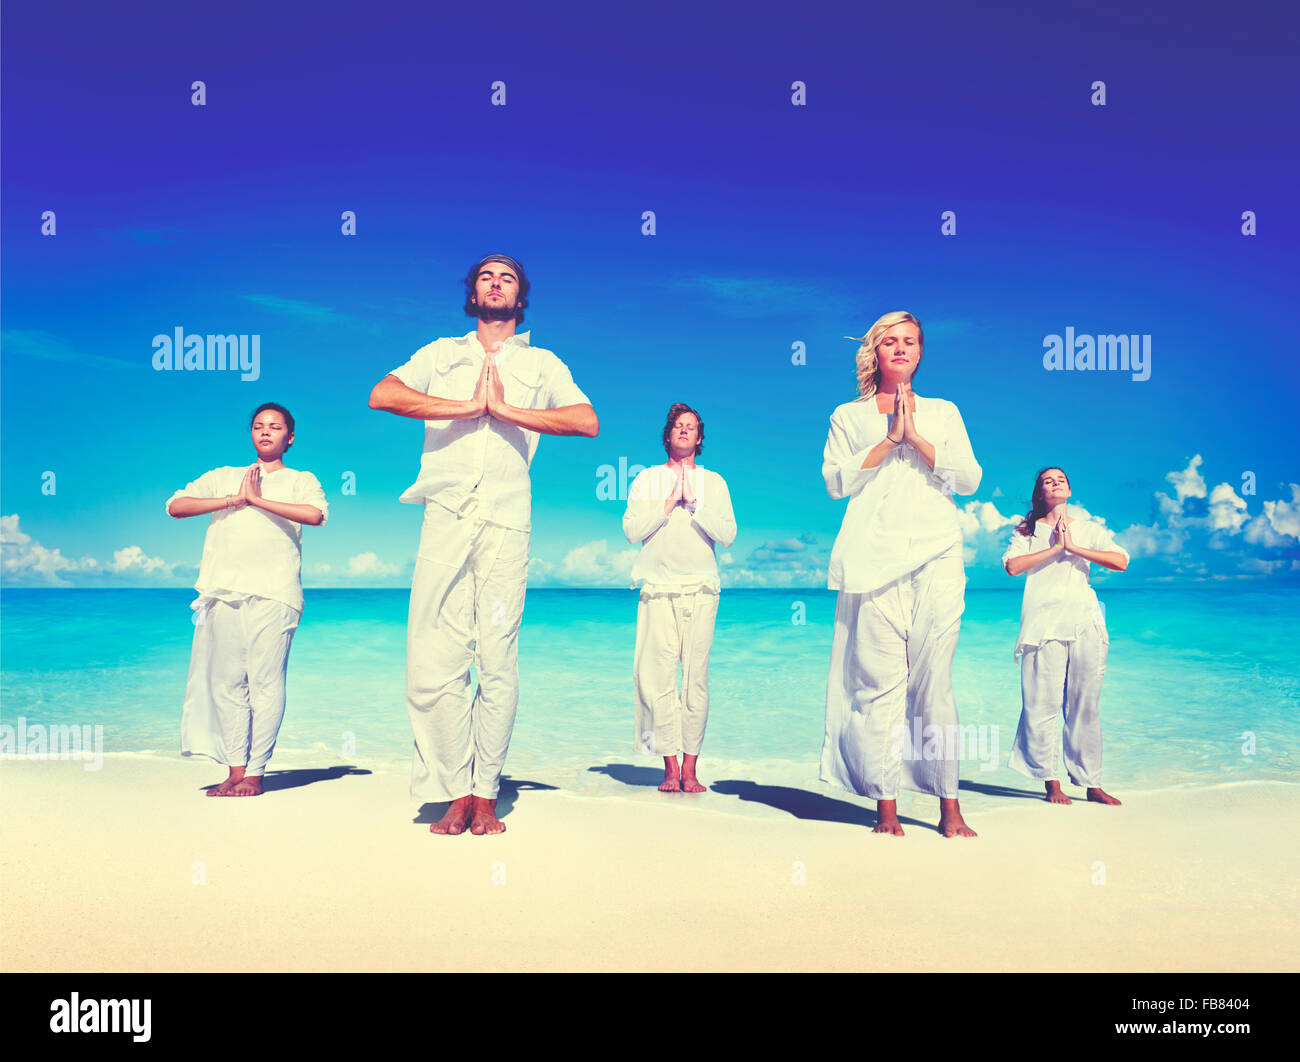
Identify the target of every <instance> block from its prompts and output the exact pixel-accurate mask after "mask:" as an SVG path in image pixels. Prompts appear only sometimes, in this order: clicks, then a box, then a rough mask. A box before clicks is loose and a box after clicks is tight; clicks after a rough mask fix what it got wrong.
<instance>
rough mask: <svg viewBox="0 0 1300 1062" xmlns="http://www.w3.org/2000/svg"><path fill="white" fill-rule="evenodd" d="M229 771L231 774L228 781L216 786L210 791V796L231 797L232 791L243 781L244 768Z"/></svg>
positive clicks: (232, 768)
mask: <svg viewBox="0 0 1300 1062" xmlns="http://www.w3.org/2000/svg"><path fill="white" fill-rule="evenodd" d="M229 770H230V773H229V774H228V775H227V776H226V780H225V781H224V782H222V783H221V784H220V785H215V786H213V787H212V788H211V789H209V790H208V796H221V797H223V796H230V791H231V790H232V789H234V788H235V786H236V785H237V784H238V783H239V782H240V781H242V780H243V777H244V768H242V767H231V768H230V769H229Z"/></svg>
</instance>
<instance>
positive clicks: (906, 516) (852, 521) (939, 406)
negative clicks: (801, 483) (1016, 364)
mask: <svg viewBox="0 0 1300 1062" xmlns="http://www.w3.org/2000/svg"><path fill="white" fill-rule="evenodd" d="M912 419H913V423H914V424H915V425H916V430H917V431H918V432H919V433H920V435H921V437H922V438H924V439H926V440H927V441H929V442H930V443H932V444H933V445H934V469H933V470H931V468H930V466H929V465H928V464H927V463H926V461H925V458H923V457H922V456H921V455H920V453H919V452H918V451H917V450H916V448H915V447H913V446H912V445H911V444H910V443H901V444H900V445H898V446H895V447H894V449H893V450H892V451H890V453H889V454H888V456H886V458H885V459H884V460H883V461H881V462H880V464H878V465H877V466H876V467H875V468H863V467H862V462H863V461H865V460H866V458H867V454H868V452H870V450H871V449H872V448H873V447H874V446H876V445H877V444H878V443H879V442H880V441H881V440H882V439H884V437H885V436H886V434H888V432H889V417H888V416H887V415H886V414H884V413H881V412H880V411H879V410H877V409H876V399H875V396H874V395H873V396H872V397H870V398H867V399H865V400H864V399H858V400H856V401H853V402H846V403H845V404H844V405H842V406H840V407H838V408H837V409H836V410H835V412H834V413H832V414H831V428H830V434H829V435H828V436H827V438H826V449H825V452H824V453H823V457H822V478H823V479H825V481H826V491H827V493H828V494H830V496H831V497H832V498H848V499H849V505H848V509H847V510H846V511H845V513H844V520H843V522H842V523H841V525H840V533H839V535H838V536H836V539H835V545H834V547H833V548H832V549H831V562H830V568H829V571H828V573H827V585H828V586H829V587H830V589H832V590H841V591H845V592H848V593H854V594H864V593H867V592H869V591H871V590H878V589H880V587H882V586H885V585H886V584H888V583H891V582H893V581H894V580H895V579H898V578H900V577H901V576H904V575H906V574H907V573H908V572H912V571H915V570H916V569H917V568H919V567H920V566H921V565H923V564H925V563H926V562H927V561H931V560H933V559H934V558H935V557H938V556H939V555H940V554H942V553H943V552H945V551H946V550H947V549H949V548H950V547H951V546H952V545H953V543H954V542H955V543H957V544H959V545H960V543H961V526H960V524H959V523H958V520H957V507H956V505H954V504H953V500H952V495H953V494H974V493H975V491H976V490H977V489H978V488H979V485H980V477H981V475H982V474H983V471H982V469H981V468H980V466H979V462H977V461H976V460H975V454H974V453H973V452H972V450H971V445H970V439H969V437H968V436H967V435H966V425H965V424H963V423H962V419H961V414H960V413H959V412H958V411H957V407H956V406H955V405H953V403H951V402H949V401H946V400H945V399H942V398H923V397H922V396H920V395H917V396H916V411H915V413H914V414H913V416H912Z"/></svg>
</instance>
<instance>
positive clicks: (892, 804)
mask: <svg viewBox="0 0 1300 1062" xmlns="http://www.w3.org/2000/svg"><path fill="white" fill-rule="evenodd" d="M871 832H872V833H892V834H893V835H894V836H895V837H902V836H903V824H902V823H901V822H899V821H898V801H897V800H877V801H876V828H875V829H874V830H872V831H871Z"/></svg>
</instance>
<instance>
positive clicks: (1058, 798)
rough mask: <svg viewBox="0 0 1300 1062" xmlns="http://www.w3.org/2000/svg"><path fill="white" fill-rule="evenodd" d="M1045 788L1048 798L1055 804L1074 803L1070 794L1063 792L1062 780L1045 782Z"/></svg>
mask: <svg viewBox="0 0 1300 1062" xmlns="http://www.w3.org/2000/svg"><path fill="white" fill-rule="evenodd" d="M1043 788H1044V789H1046V790H1047V799H1048V800H1049V801H1051V802H1052V803H1053V804H1072V803H1074V801H1072V800H1071V799H1070V798H1069V797H1068V796H1066V795H1065V794H1064V793H1062V792H1061V783H1060V782H1044V783H1043Z"/></svg>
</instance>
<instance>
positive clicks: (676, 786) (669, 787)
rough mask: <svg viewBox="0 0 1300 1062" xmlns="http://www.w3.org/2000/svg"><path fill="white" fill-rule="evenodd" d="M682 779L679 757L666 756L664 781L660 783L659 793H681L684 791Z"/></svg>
mask: <svg viewBox="0 0 1300 1062" xmlns="http://www.w3.org/2000/svg"><path fill="white" fill-rule="evenodd" d="M681 777H682V776H681V769H680V768H679V767H678V765H677V757H676V756H665V757H664V780H663V781H662V782H660V783H659V792H661V793H680V792H681V790H682V786H681Z"/></svg>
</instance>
